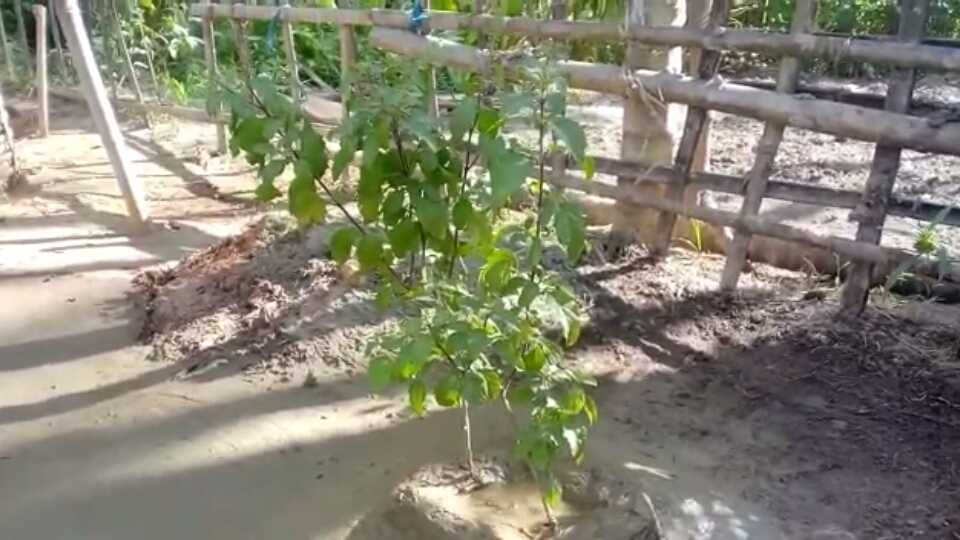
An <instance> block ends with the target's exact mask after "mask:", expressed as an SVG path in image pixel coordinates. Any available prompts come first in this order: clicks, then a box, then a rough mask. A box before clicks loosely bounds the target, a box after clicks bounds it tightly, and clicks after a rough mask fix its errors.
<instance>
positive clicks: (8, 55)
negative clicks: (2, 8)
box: [0, 24, 17, 80]
mask: <svg viewBox="0 0 960 540" xmlns="http://www.w3.org/2000/svg"><path fill="white" fill-rule="evenodd" d="M0 42H2V43H0V47H2V51H3V65H4V66H5V67H6V68H7V78H8V79H10V80H13V79H14V78H15V77H16V76H17V74H16V72H15V71H14V70H13V52H11V51H10V41H9V40H8V39H7V29H6V28H4V26H3V25H2V24H0Z"/></svg>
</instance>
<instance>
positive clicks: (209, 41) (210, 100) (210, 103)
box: [203, 0, 227, 154]
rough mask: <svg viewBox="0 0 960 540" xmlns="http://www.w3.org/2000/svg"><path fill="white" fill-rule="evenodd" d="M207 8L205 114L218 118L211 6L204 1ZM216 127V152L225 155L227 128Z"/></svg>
mask: <svg viewBox="0 0 960 540" xmlns="http://www.w3.org/2000/svg"><path fill="white" fill-rule="evenodd" d="M203 3H204V5H206V6H207V12H206V13H204V14H203V57H204V60H205V61H206V63H207V76H208V78H209V79H210V82H209V87H208V92H209V94H208V96H207V112H208V113H209V114H210V117H211V118H216V117H218V116H220V112H221V110H222V107H221V106H220V97H219V88H218V86H217V85H218V78H217V77H218V76H217V51H216V49H215V48H214V47H215V45H216V43H215V42H214V37H213V36H214V34H213V9H211V8H212V7H213V4H212V2H211V0H204V2H203ZM216 126H217V152H219V153H220V154H225V153H227V127H226V126H225V125H223V123H222V122H216Z"/></svg>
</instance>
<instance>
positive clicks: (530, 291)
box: [517, 282, 540, 309]
mask: <svg viewBox="0 0 960 540" xmlns="http://www.w3.org/2000/svg"><path fill="white" fill-rule="evenodd" d="M539 294H540V286H539V285H537V284H536V283H533V282H528V283H527V284H526V285H524V286H523V290H522V291H521V292H520V297H519V299H518V300H517V305H518V306H520V307H521V308H524V309H526V308H528V307H530V304H532V303H533V301H534V300H536V299H537V296H539Z"/></svg>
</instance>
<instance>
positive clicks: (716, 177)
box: [546, 156, 960, 227]
mask: <svg viewBox="0 0 960 540" xmlns="http://www.w3.org/2000/svg"><path fill="white" fill-rule="evenodd" d="M592 158H593V160H594V172H596V173H599V174H609V175H611V176H621V177H626V178H633V179H636V180H637V181H638V182H651V183H658V184H666V183H669V182H671V181H672V178H673V177H672V174H673V172H672V169H671V168H670V167H662V166H650V165H646V164H643V163H630V162H626V161H622V160H619V159H612V158H608V157H601V156H592ZM546 162H547V163H550V162H551V161H550V159H548V160H547V161H546ZM566 168H567V169H570V170H580V169H582V165H580V164H578V163H575V162H573V161H572V160H569V161H568V162H567V164H566ZM690 185H691V186H693V187H695V188H700V189H706V190H708V191H714V192H718V193H730V194H732V195H741V194H743V177H740V176H732V175H728V174H720V173H711V172H692V173H690ZM766 199H774V200H779V201H787V202H793V203H799V204H809V205H813V206H820V207H833V208H849V209H854V208H856V207H857V204H858V203H859V202H860V192H859V191H853V190H845V189H833V188H827V187H821V186H809V185H805V184H796V183H793V182H781V181H775V180H771V181H769V182H768V183H767V191H766V192H765V194H764V200H766ZM947 208H949V211H947V213H946V214H945V215H944V216H943V217H942V220H941V221H940V224H942V225H948V226H952V227H960V208H957V207H953V206H949V207H948V206H945V205H942V204H936V203H929V202H924V201H917V200H911V199H902V198H899V197H891V199H890V206H889V208H888V213H889V215H891V216H897V217H904V218H910V219H916V220H919V221H925V222H932V221H934V220H935V219H936V218H937V216H938V215H939V214H940V213H941V212H943V211H944V210H945V209H947Z"/></svg>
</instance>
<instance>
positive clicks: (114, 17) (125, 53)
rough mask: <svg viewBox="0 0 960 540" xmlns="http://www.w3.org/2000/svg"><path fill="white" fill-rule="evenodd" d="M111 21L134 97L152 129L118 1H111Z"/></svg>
mask: <svg viewBox="0 0 960 540" xmlns="http://www.w3.org/2000/svg"><path fill="white" fill-rule="evenodd" d="M109 11H110V15H108V17H110V20H109V21H108V24H110V25H111V26H113V27H114V29H115V31H116V32H117V39H118V40H120V56H121V57H122V60H123V66H124V69H125V70H126V72H127V76H128V77H130V82H131V84H133V95H134V97H135V98H136V99H137V103H139V104H140V105H141V107H140V110H141V111H143V117H142V118H143V121H144V123H145V124H146V125H147V127H150V113H149V112H147V108H146V107H143V106H142V105H144V104H145V100H144V98H143V89H142V88H140V79H138V78H137V68H136V67H135V66H134V65H133V58H132V57H131V56H130V49H129V48H128V47H127V38H126V36H124V35H123V26H122V24H121V22H120V13H119V10H118V9H117V1H116V0H110V5H109Z"/></svg>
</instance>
